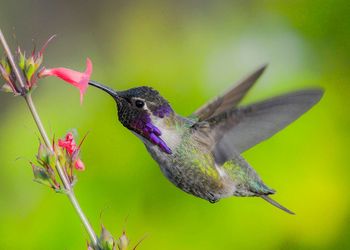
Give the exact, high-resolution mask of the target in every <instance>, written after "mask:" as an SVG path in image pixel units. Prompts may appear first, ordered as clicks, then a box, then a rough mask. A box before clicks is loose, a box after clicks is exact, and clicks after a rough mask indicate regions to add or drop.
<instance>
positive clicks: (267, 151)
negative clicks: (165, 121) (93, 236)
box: [0, 0, 350, 250]
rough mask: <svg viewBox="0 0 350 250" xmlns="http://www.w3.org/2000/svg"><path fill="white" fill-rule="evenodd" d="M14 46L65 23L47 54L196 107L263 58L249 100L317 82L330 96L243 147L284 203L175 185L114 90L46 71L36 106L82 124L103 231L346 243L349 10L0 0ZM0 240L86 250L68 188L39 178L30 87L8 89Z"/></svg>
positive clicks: (86, 177) (0, 138)
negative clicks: (24, 91) (21, 91)
mask: <svg viewBox="0 0 350 250" xmlns="http://www.w3.org/2000/svg"><path fill="white" fill-rule="evenodd" d="M0 6H1V7H0V24H1V28H2V29H3V31H4V33H5V34H6V36H7V38H8V40H9V42H10V44H11V45H12V48H14V47H15V46H17V44H20V45H21V46H22V47H23V48H26V49H27V51H30V49H31V48H32V44H33V39H34V43H35V44H37V45H38V46H41V44H43V42H44V41H46V39H47V38H48V37H49V36H50V35H52V34H57V38H56V39H55V40H54V41H53V42H52V43H51V44H50V45H49V47H48V49H47V52H46V55H45V62H44V64H45V65H46V66H47V67H55V66H66V67H71V68H74V69H79V70H83V69H84V67H85V58H86V57H87V56H89V57H90V58H91V59H92V61H93V63H94V72H93V79H95V80H97V81H100V82H103V83H105V84H107V85H109V86H111V87H114V88H117V89H126V88H130V87H135V86H139V85H149V86H152V87H154V88H156V89H158V90H159V91H160V92H161V94H163V95H164V96H165V97H166V98H167V99H168V100H170V102H171V104H172V105H173V107H174V109H175V110H176V111H177V112H178V113H180V114H183V115H188V114H190V113H191V112H192V111H193V110H195V109H196V108H197V107H198V106H199V105H201V104H202V103H203V102H205V101H206V100H207V99H210V98H212V97H214V96H215V95H217V94H219V93H221V92H223V91H224V90H225V89H227V88H228V87H230V86H231V85H232V84H233V83H234V82H235V81H236V80H239V79H240V78H241V77H243V76H245V75H246V74H248V73H249V72H251V71H252V70H254V69H256V68H257V67H258V66H259V65H261V64H263V63H266V62H268V63H269V67H268V69H267V71H266V72H265V74H264V75H263V77H262V78H261V79H260V80H259V82H258V84H257V85H256V86H255V87H254V88H253V89H252V90H251V92H250V93H249V95H248V96H247V98H246V99H245V100H244V103H248V102H254V101H257V100H261V99H263V98H267V97H270V96H273V95H277V94H281V93H285V92H287V91H291V90H295V89H301V88H306V87H313V86H321V87H323V88H324V89H325V90H326V92H325V96H324V97H323V99H322V100H321V102H320V103H319V104H318V105H317V106H315V107H314V108H313V109H312V110H311V111H310V112H308V113H307V114H306V115H304V116H303V117H301V118H300V119H299V120H298V121H297V122H295V123H294V124H293V125H291V126H289V127H288V128H287V129H285V130H284V131H283V132H280V133H278V134H277V135H275V136H274V137H273V138H271V139H270V140H268V141H266V142H264V143H261V144H260V145H258V146H256V147H254V148H253V149H251V150H249V151H247V152H246V153H244V156H245V157H246V158H247V159H248V161H249V162H250V163H251V164H252V165H253V166H254V167H255V168H256V170H257V171H258V172H259V173H260V175H261V176H262V178H263V179H264V180H265V182H266V183H267V184H268V185H269V186H271V187H273V188H275V189H277V190H278V193H277V194H276V195H274V198H275V199H276V200H278V201H279V202H281V203H282V204H284V205H285V206H287V207H288V208H290V209H292V210H293V211H295V212H296V213H297V215H296V216H290V215H288V214H285V213H283V212H281V211H279V210H277V209H276V208H274V207H272V206H271V205H269V204H268V203H266V202H264V201H262V200H261V199H257V198H231V199H224V200H222V201H220V202H219V203H217V204H210V203H209V202H206V201H204V200H200V199H198V198H195V197H192V196H189V195H187V194H185V193H183V192H181V191H180V190H179V189H176V188H175V187H174V186H173V185H172V184H170V182H168V181H167V180H166V179H165V178H164V177H163V176H162V174H161V172H160V171H159V168H158V166H157V165H156V163H155V162H153V161H152V159H151V157H150V156H149V155H148V154H147V152H146V150H145V149H144V146H143V145H142V143H141V142H140V141H139V140H138V139H137V138H136V137H135V136H133V135H132V134H131V133H130V132H128V131H127V130H126V129H125V128H124V127H122V126H121V125H120V124H119V123H118V122H117V118H116V108H115V104H114V102H113V100H112V99H111V98H110V97H109V96H107V95H106V94H104V93H102V92H100V91H98V90H96V89H89V90H88V91H87V95H86V97H85V100H84V104H83V105H82V106H81V105H80V104H79V94H78V91H77V90H76V89H74V88H73V87H71V86H69V85H66V84H64V83H62V82H61V81H59V80H56V79H45V80H43V81H42V82H41V83H40V87H39V88H38V89H37V90H36V91H35V93H34V101H35V102H36V104H37V108H38V110H39V112H40V115H41V116H42V119H43V121H44V123H45V127H46V129H47V130H48V131H49V132H50V135H51V136H53V135H56V137H60V136H63V135H64V134H65V133H66V132H67V131H68V130H70V129H72V128H76V129H77V130H78V131H79V134H80V135H81V136H82V135H84V134H85V133H86V132H88V131H89V135H88V138H87V140H86V141H85V145H84V147H83V152H82V154H83V160H84V162H85V164H86V166H87V170H86V171H85V172H83V173H79V176H78V177H79V182H78V184H77V185H76V188H75V190H76V194H77V196H78V199H79V200H80V202H81V205H82V207H83V209H84V211H85V212H86V214H87V215H88V217H89V218H90V220H91V222H92V224H93V225H94V227H95V229H96V230H98V231H99V227H100V226H99V225H100V224H101V223H103V224H104V225H105V226H106V227H107V228H108V229H109V230H110V231H111V232H112V233H113V234H114V235H120V234H121V232H122V230H123V229H124V228H125V229H126V231H127V234H128V236H129V238H131V240H132V241H133V242H134V243H136V242H137V241H138V240H139V239H140V238H142V237H143V236H144V235H147V238H146V239H145V240H144V242H143V243H142V245H141V246H140V248H139V249H142V250H147V249H152V250H154V249H167V250H175V249H176V250H178V249H182V250H187V249H188V250H195V249H201V250H204V249H350V210H349V208H350V204H349V201H350V199H349V198H350V197H349V189H350V184H349V178H350V166H349V143H348V141H349V139H350V138H349V135H350V131H349V125H350V118H349V105H350V95H349V91H350V85H349V82H350V78H349V69H350V59H349V55H350V16H349V13H350V5H349V3H348V1H346V0H332V1H331V0H316V1H300V0H296V1H278V0H276V1H258V0H257V1H150V2H148V1H138V2H137V1H92V0H91V1H83V0H81V1H45V0H37V1H16V0H12V1H3V0H0ZM0 119H1V122H0V158H1V162H0V246H1V247H0V248H1V249H85V248H86V240H87V238H88V236H87V234H86V233H85V231H84V228H83V227H82V226H81V224H80V222H79V220H78V218H77V216H76V215H75V213H74V210H73V209H72V207H71V205H70V204H69V202H68V200H67V198H66V197H65V196H63V195H59V194H55V193H54V192H53V191H52V190H50V189H48V188H46V187H44V186H41V185H38V184H36V183H34V182H32V172H31V168H30V167H29V164H28V161H29V160H32V159H34V155H35V154H36V150H37V137H38V132H37V130H36V127H35V126H34V123H33V121H32V118H31V116H30V115H29V113H28V110H27V108H26V106H25V104H24V102H23V100H21V99H20V98H13V97H12V96H11V95H8V94H4V93H0Z"/></svg>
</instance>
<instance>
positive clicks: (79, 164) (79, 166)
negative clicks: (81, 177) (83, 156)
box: [74, 159, 85, 171]
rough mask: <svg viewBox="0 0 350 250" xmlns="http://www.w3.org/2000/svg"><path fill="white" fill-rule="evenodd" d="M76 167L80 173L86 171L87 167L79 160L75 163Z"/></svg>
mask: <svg viewBox="0 0 350 250" xmlns="http://www.w3.org/2000/svg"><path fill="white" fill-rule="evenodd" d="M74 167H75V169H76V170H79V171H84V170H85V165H84V163H83V162H82V160H80V159H77V160H76V161H75V163H74Z"/></svg>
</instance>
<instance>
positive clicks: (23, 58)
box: [18, 51, 26, 71]
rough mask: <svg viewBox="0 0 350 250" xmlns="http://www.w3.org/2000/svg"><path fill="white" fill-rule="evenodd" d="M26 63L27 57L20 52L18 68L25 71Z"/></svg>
mask: <svg viewBox="0 0 350 250" xmlns="http://www.w3.org/2000/svg"><path fill="white" fill-rule="evenodd" d="M25 62H26V56H25V54H23V53H22V52H21V51H20V52H19V62H18V66H19V67H20V68H21V70H22V71H24V68H25Z"/></svg>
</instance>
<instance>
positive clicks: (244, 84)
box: [191, 64, 267, 121]
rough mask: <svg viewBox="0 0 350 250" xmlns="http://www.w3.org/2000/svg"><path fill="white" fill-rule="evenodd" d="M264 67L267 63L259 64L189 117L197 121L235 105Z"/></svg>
mask: <svg viewBox="0 0 350 250" xmlns="http://www.w3.org/2000/svg"><path fill="white" fill-rule="evenodd" d="M266 67H267V64H265V65H263V66H261V67H260V68H258V69H257V70H255V71H254V72H253V73H251V74H250V75H248V77H246V78H244V79H243V80H241V81H239V82H238V83H237V84H235V85H234V87H232V88H231V89H229V90H228V91H227V92H226V93H224V94H223V95H221V96H219V97H217V98H215V99H214V100H212V101H210V102H208V103H206V104H204V105H203V106H202V107H200V108H199V109H197V110H196V111H195V112H194V113H193V114H192V115H191V117H193V116H194V117H197V119H198V121H204V120H207V119H210V118H211V117H214V116H216V115H218V114H220V113H222V112H224V111H226V110H228V109H232V108H233V107H235V106H237V104H238V103H239V102H240V101H241V100H242V98H243V97H244V96H245V95H246V94H247V92H248V90H249V89H250V88H251V87H252V86H253V85H254V83H255V82H256V80H257V79H258V78H259V77H260V76H261V74H262V73H263V72H264V70H265V69H266Z"/></svg>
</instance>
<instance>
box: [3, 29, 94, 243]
mask: <svg viewBox="0 0 350 250" xmlns="http://www.w3.org/2000/svg"><path fill="white" fill-rule="evenodd" d="M0 42H1V44H2V46H3V48H4V50H5V53H6V54H7V57H8V59H9V62H10V64H11V66H12V68H13V70H14V73H15V75H16V77H17V79H18V82H19V84H20V86H21V88H22V89H25V84H24V80H23V78H22V75H21V74H20V71H19V69H18V67H17V64H16V63H15V61H14V58H13V55H12V53H11V50H10V48H9V46H8V44H7V42H6V39H5V37H4V35H3V33H2V31H1V29H0ZM22 94H23V93H22ZM23 97H24V99H25V101H26V103H27V106H28V108H29V110H30V112H31V114H32V116H33V119H34V121H35V123H36V125H37V127H38V129H39V132H40V135H41V137H42V138H43V140H44V143H45V144H46V146H47V148H48V149H49V150H50V151H51V152H52V153H54V152H53V148H52V144H51V141H50V139H49V137H48V135H47V133H46V131H45V128H44V126H43V123H42V122H41V119H40V116H39V114H38V112H37V110H36V107H35V105H34V103H33V99H32V96H31V94H30V93H26V94H24V95H23ZM56 170H57V173H58V175H59V177H60V179H61V181H62V184H63V186H64V188H65V190H66V192H65V193H66V195H67V196H68V198H69V200H70V202H71V203H72V205H73V207H74V209H75V211H76V213H77V214H78V216H79V218H80V220H81V222H82V223H83V225H84V227H85V229H86V231H87V233H88V234H89V237H90V239H91V242H92V244H93V246H95V247H97V246H98V240H97V236H96V233H95V232H94V230H93V228H92V226H91V224H90V222H89V220H88V219H87V217H86V216H85V214H84V212H83V210H82V209H81V207H80V205H79V202H78V200H77V198H76V196H75V193H74V191H73V188H72V186H71V185H70V182H69V181H68V179H67V177H66V175H65V174H64V172H63V169H62V166H61V164H60V163H59V161H58V160H57V161H56Z"/></svg>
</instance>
